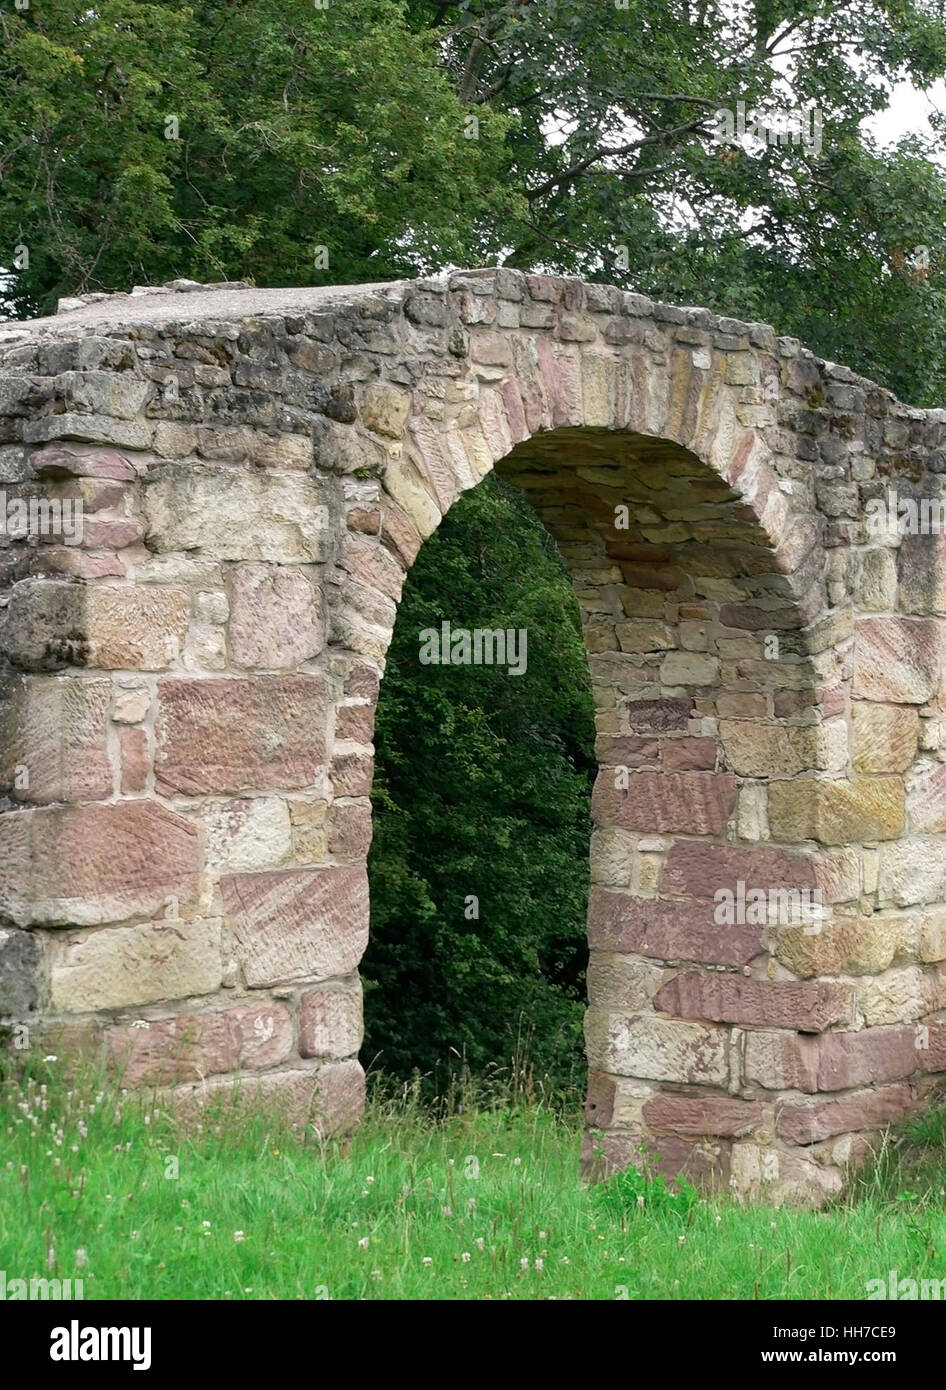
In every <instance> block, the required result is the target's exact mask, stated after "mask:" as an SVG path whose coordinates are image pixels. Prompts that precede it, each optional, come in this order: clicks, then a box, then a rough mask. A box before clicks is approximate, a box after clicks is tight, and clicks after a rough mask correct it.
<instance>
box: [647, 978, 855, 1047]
mask: <svg viewBox="0 0 946 1390" xmlns="http://www.w3.org/2000/svg"><path fill="white" fill-rule="evenodd" d="M853 995H854V991H853V988H852V986H850V985H844V984H834V983H827V982H826V983H818V984H798V983H796V982H795V981H791V980H787V981H771V980H747V979H746V978H745V977H744V976H741V975H727V974H719V973H713V974H701V973H699V972H696V971H688V972H684V973H683V974H680V975H677V976H676V977H675V978H674V979H673V980H670V981H669V982H668V983H667V984H665V985H664V986H663V988H662V989H661V990H660V992H659V993H658V994H657V995H656V997H655V999H654V1008H655V1009H658V1010H659V1011H660V1012H661V1013H667V1014H673V1015H674V1016H675V1017H676V1018H694V1019H708V1020H709V1021H711V1022H715V1023H750V1024H758V1025H759V1026H761V1027H769V1028H795V1029H798V1030H799V1031H801V1032H805V1033H823V1032H824V1030H825V1029H826V1028H830V1027H831V1025H832V1024H834V1023H850V1022H851V1015H852V1006H853Z"/></svg>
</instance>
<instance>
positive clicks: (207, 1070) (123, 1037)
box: [108, 1000, 292, 1086]
mask: <svg viewBox="0 0 946 1390" xmlns="http://www.w3.org/2000/svg"><path fill="white" fill-rule="evenodd" d="M108 1055H109V1061H110V1062H111V1063H112V1065H113V1066H118V1067H121V1069H122V1080H123V1081H124V1083H125V1084H126V1085H128V1086H140V1085H143V1084H147V1085H158V1086H161V1085H167V1084H169V1083H170V1082H173V1081H189V1080H198V1079H200V1078H202V1077H205V1076H212V1075H213V1074H214V1073H218V1072H226V1071H237V1070H239V1069H243V1068H245V1069H247V1070H252V1071H258V1070H262V1069H263V1068H265V1067H273V1066H278V1065H279V1063H280V1062H285V1061H286V1060H288V1058H289V1057H290V1056H291V1055H292V1019H291V1016H290V1014H289V1010H288V1009H287V1008H286V1006H285V1004H273V1003H270V1002H269V1001H268V1000H267V1001H265V1002H261V1003H260V1004H258V1005H244V1004H241V1005H238V1006H237V1007H236V1008H233V1009H214V1010H209V1011H208V1012H206V1013H189V1014H181V1015H179V1016H178V1017H176V1018H168V1019H159V1020H153V1021H149V1022H148V1026H147V1028H136V1027H134V1026H133V1025H131V1024H129V1025H124V1024H122V1025H119V1026H118V1027H115V1028H112V1029H110V1030H109V1033H108Z"/></svg>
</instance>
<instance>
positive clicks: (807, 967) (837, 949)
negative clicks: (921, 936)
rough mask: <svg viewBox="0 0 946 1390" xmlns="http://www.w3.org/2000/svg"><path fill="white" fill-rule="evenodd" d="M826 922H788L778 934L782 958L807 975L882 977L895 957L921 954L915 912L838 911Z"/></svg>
mask: <svg viewBox="0 0 946 1390" xmlns="http://www.w3.org/2000/svg"><path fill="white" fill-rule="evenodd" d="M820 926H821V930H820V931H817V932H815V931H812V930H811V929H810V928H808V929H806V928H804V927H802V928H798V927H796V926H784V927H780V928H777V929H776V930H775V932H774V934H773V940H774V951H775V955H776V957H777V959H778V960H779V961H781V963H782V964H783V965H784V966H786V967H787V968H788V969H789V970H791V971H793V973H794V974H796V975H800V976H802V978H804V979H809V978H811V977H813V976H822V975H838V974H841V973H845V974H850V975H877V974H880V973H881V972H882V971H884V970H887V969H888V968H889V967H890V966H891V965H892V964H893V962H894V961H895V960H901V959H907V958H909V957H911V956H914V955H915V953H916V947H917V933H918V924H917V920H916V918H915V916H914V915H913V914H911V913H906V914H904V913H883V912H877V913H874V914H872V915H871V916H869V917H842V916H837V915H835V916H833V917H831V918H829V919H828V920H827V921H825V922H822V923H821V924H820Z"/></svg>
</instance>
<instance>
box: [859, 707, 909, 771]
mask: <svg viewBox="0 0 946 1390" xmlns="http://www.w3.org/2000/svg"><path fill="white" fill-rule="evenodd" d="M919 726H920V717H919V715H918V714H917V712H916V710H915V709H914V708H911V707H910V706H903V705H875V704H868V703H867V702H861V701H855V702H854V704H853V705H852V706H851V729H852V733H853V749H852V761H853V764H854V771H855V772H905V771H906V769H907V768H908V767H909V766H910V763H911V762H912V761H913V759H914V758H915V757H916V745H917V738H918V736H919Z"/></svg>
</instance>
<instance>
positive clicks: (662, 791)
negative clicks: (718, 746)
mask: <svg viewBox="0 0 946 1390" xmlns="http://www.w3.org/2000/svg"><path fill="white" fill-rule="evenodd" d="M615 781H616V776H615V773H614V772H612V771H609V770H607V769H603V770H602V771H601V772H599V773H598V777H597V780H596V782H595V788H594V793H593V795H592V801H591V813H592V816H593V818H594V821H595V824H596V825H601V826H617V827H619V828H621V829H624V830H642V831H654V832H657V833H660V832H665V831H670V832H678V833H681V834H690V835H718V834H719V832H720V831H721V830H722V829H723V828H724V827H725V825H726V822H727V820H728V819H729V817H730V815H731V814H732V812H733V809H734V807H735V804H736V779H735V778H734V777H730V776H726V775H723V774H717V773H713V772H691V773H686V772H681V773H669V772H668V773H654V772H632V773H631V774H630V775H629V777H628V779H627V783H628V784H627V788H626V789H625V788H624V787H617V786H615Z"/></svg>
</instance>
